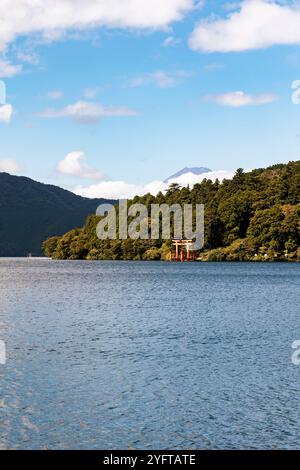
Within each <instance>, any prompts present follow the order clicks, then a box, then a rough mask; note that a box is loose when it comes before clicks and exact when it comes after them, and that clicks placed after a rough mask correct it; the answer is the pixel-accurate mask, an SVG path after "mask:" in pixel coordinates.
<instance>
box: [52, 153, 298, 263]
mask: <svg viewBox="0 0 300 470" xmlns="http://www.w3.org/2000/svg"><path fill="white" fill-rule="evenodd" d="M130 203H142V204H145V205H146V206H147V208H148V210H149V212H150V206H151V204H153V203H156V204H163V203H166V204H168V205H172V204H181V205H182V204H185V203H190V204H204V205H205V246H204V249H203V250H202V253H201V254H200V256H199V258H200V259H202V260H216V261H218V260H220V261H221V260H232V261H235V260H300V248H299V246H300V218H299V216H300V161H297V162H290V163H288V164H279V165H274V166H272V167H269V168H267V169H257V170H253V171H251V172H248V173H245V172H244V171H243V170H242V169H241V168H240V169H238V170H237V171H236V174H235V176H234V177H233V179H231V180H224V181H223V182H222V183H220V182H219V181H218V180H217V181H215V182H212V181H210V180H206V179H205V180H203V181H202V182H201V183H198V184H196V185H195V186H194V187H193V189H190V188H180V186H179V185H177V184H172V185H171V186H170V187H169V189H168V191H167V192H166V194H165V195H164V194H163V193H161V192H160V193H159V194H157V196H156V197H154V196H153V195H151V194H146V195H144V196H142V197H138V196H136V197H135V198H134V199H133V200H132V201H130V202H129V204H130ZM98 222H99V217H96V216H93V215H91V216H90V217H88V219H87V221H86V224H85V226H84V227H83V228H82V229H74V230H72V231H71V232H68V233H66V234H65V235H64V236H62V237H52V238H50V239H48V240H46V241H45V243H44V251H45V253H46V255H47V256H51V257H53V258H56V259H91V260H92V259H95V260H97V259H98V260H103V259H125V260H142V259H145V260H159V259H167V258H168V256H169V253H170V249H171V244H170V242H168V241H163V240H130V239H128V240H99V239H98V238H97V234H96V226H97V223H98Z"/></svg>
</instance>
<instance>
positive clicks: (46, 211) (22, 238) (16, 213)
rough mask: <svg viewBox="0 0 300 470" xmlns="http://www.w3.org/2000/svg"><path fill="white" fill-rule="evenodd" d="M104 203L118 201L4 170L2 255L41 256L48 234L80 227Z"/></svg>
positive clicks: (1, 187) (0, 190) (1, 177)
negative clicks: (75, 191)
mask: <svg viewBox="0 0 300 470" xmlns="http://www.w3.org/2000/svg"><path fill="white" fill-rule="evenodd" d="M103 202H114V201H112V200H107V199H88V198H83V197H81V196H78V195H76V194H74V193H72V192H70V191H68V190H66V189H63V188H60V187H59V186H54V185H50V184H45V183H40V182H38V181H35V180H33V179H31V178H28V177H26V176H14V175H10V174H9V173H5V172H0V256H27V255H28V254H29V253H32V254H33V255H34V256H39V255H41V254H42V242H43V240H45V235H46V237H47V236H52V235H57V234H58V233H59V234H63V233H65V231H66V230H71V229H72V228H74V227H77V226H79V227H80V226H81V225H82V224H83V223H84V222H85V219H86V217H87V216H88V215H90V214H92V213H95V211H96V208H97V206H98V205H99V204H101V203H103Z"/></svg>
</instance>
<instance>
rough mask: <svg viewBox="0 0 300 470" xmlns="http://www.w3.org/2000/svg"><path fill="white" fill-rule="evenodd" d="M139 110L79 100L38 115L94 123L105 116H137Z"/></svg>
mask: <svg viewBox="0 0 300 470" xmlns="http://www.w3.org/2000/svg"><path fill="white" fill-rule="evenodd" d="M137 114H138V112H137V111H136V110H134V109H130V108H128V107H126V106H115V107H114V106H111V107H105V106H102V105H101V104H99V103H94V102H86V101H77V102H76V103H74V104H70V105H68V106H66V107H64V108H62V109H46V110H45V111H42V112H41V113H38V114H37V116H39V117H42V118H49V119H50V118H64V117H68V118H71V119H73V120H74V121H76V122H78V123H80V124H94V123H96V122H98V121H99V120H100V119H101V118H103V117H119V116H136V115H137Z"/></svg>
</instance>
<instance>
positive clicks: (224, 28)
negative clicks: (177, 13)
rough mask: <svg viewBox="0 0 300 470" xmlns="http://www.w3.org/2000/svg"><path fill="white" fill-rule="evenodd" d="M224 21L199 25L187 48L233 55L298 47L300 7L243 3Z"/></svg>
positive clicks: (257, 0) (264, 0)
mask: <svg viewBox="0 0 300 470" xmlns="http://www.w3.org/2000/svg"><path fill="white" fill-rule="evenodd" d="M236 8H237V10H235V11H234V12H231V13H229V14H228V15H227V17H226V18H225V19H218V18H216V17H215V16H212V17H211V18H209V19H205V20H202V21H200V23H199V24H198V25H197V26H196V28H195V30H194V31H193V33H192V35H191V36H190V40H189V44H190V47H191V48H192V49H194V50H197V51H203V52H237V51H246V50H251V49H263V48H267V47H271V46H274V45H292V44H300V4H299V2H298V1H296V2H292V3H291V4H287V2H281V4H280V3H279V2H277V1H274V0H244V1H243V2H241V4H240V5H237V7H236Z"/></svg>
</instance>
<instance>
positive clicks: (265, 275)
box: [0, 259, 300, 449]
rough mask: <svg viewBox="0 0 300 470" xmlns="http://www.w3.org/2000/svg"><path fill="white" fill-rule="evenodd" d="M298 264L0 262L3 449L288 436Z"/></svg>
mask: <svg viewBox="0 0 300 470" xmlns="http://www.w3.org/2000/svg"><path fill="white" fill-rule="evenodd" d="M299 280H300V266H299V265H296V264H267V263H266V264H248V263H236V264H231V263H228V264H214V263H212V264H198V263H197V264H175V263H174V264H172V263H151V262H150V263H146V262H69V261H66V262H54V261H48V260H26V259H24V260H5V259H2V260H0V299H1V304H0V339H2V340H5V342H6V346H7V353H8V361H7V364H6V365H5V366H0V448H18V449H20V448H22V449H46V448H50V449H53V448H56V449H60V448H65V449H67V448H68V449H69V448H71V449H74V448H77V449H105V448H110V449H118V448H119V449H126V448H136V449H139V448H145V449H148V448H149V449H151V448H156V449H162V448H179V449H194V448H198V449H202V448H205V449H211V448H213V449H219V448H278V447H280V448H297V447H299V441H300V418H299V416H300V415H299V396H300V367H295V366H294V365H293V364H292V363H291V354H292V350H291V344H292V342H293V341H294V340H295V339H300V320H299Z"/></svg>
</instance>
